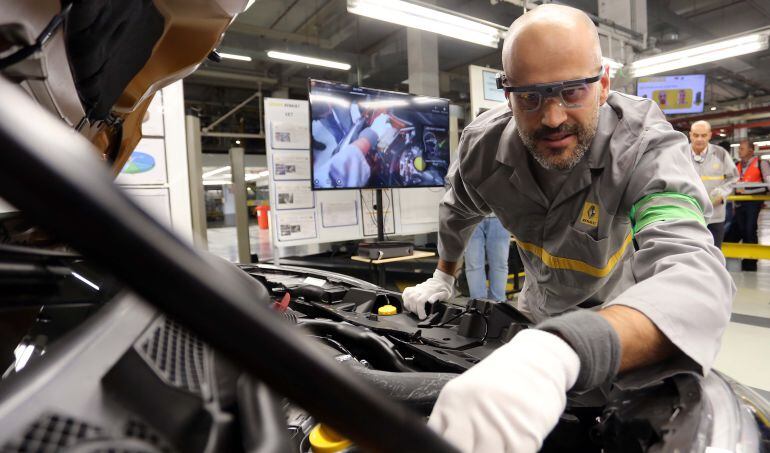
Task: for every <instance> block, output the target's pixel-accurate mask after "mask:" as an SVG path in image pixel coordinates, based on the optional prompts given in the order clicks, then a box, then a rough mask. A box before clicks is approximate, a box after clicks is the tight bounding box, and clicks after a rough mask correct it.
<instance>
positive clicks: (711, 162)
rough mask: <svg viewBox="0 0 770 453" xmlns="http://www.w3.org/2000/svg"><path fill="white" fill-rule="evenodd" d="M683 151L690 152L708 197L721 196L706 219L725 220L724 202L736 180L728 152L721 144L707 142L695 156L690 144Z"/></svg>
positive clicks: (708, 220) (720, 221) (736, 171)
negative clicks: (697, 156) (720, 200)
mask: <svg viewBox="0 0 770 453" xmlns="http://www.w3.org/2000/svg"><path fill="white" fill-rule="evenodd" d="M685 152H689V153H690V157H691V158H692V163H693V165H694V166H695V171H696V172H698V176H700V179H701V181H703V185H704V186H705V187H706V193H708V195H709V198H710V199H712V200H713V199H715V198H717V197H722V202H721V203H720V204H718V205H716V206H714V207H713V209H714V212H713V213H712V214H711V217H710V218H708V219H706V221H707V222H708V223H722V222H724V221H725V211H726V209H725V202H726V201H727V196H728V195H731V194H732V193H733V188H734V187H735V183H736V182H738V169H737V168H735V164H734V163H733V159H732V158H731V157H730V154H729V153H728V152H727V151H726V150H725V149H724V148H722V147H721V146H717V145H712V144H711V143H709V145H708V147H707V148H706V150H705V151H703V153H701V155H700V156H699V157H701V159H700V160H697V159H696V158H695V153H694V152H693V151H692V147H691V145H689V144H688V145H687V147H686V150H685Z"/></svg>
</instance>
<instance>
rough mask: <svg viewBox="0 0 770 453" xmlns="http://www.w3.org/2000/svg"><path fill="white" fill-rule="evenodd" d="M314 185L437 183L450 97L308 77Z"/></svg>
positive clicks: (442, 172) (445, 164)
mask: <svg viewBox="0 0 770 453" xmlns="http://www.w3.org/2000/svg"><path fill="white" fill-rule="evenodd" d="M310 116H311V139H312V140H311V143H312V151H311V152H312V154H311V156H312V157H311V158H312V168H313V177H312V179H313V189H314V190H324V189H363V188H403V187H440V186H443V185H444V178H445V177H446V174H447V171H448V170H449V101H448V100H446V99H438V98H432V97H427V96H414V95H409V94H404V93H397V92H392V91H382V90H374V89H370V88H361V87H355V86H352V85H346V84H342V83H336V82H324V81H320V80H310Z"/></svg>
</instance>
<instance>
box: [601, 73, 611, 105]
mask: <svg viewBox="0 0 770 453" xmlns="http://www.w3.org/2000/svg"><path fill="white" fill-rule="evenodd" d="M599 84H600V85H601V92H600V93H599V105H604V103H605V102H607V97H609V95H610V66H609V65H606V66H604V73H603V74H602V78H601V79H600V80H599Z"/></svg>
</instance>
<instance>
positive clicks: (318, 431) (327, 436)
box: [310, 423, 353, 453]
mask: <svg viewBox="0 0 770 453" xmlns="http://www.w3.org/2000/svg"><path fill="white" fill-rule="evenodd" d="M351 445H353V443H352V442H351V441H349V440H347V439H345V438H344V437H342V436H340V435H339V434H337V433H336V432H334V431H332V429H331V428H329V427H328V426H326V425H324V424H323V423H319V424H317V425H315V427H314V428H313V429H312V430H311V431H310V446H311V447H312V449H313V453H337V452H340V451H343V450H344V449H346V448H348V447H349V446H351Z"/></svg>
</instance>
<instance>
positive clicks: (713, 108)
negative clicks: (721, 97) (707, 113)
mask: <svg viewBox="0 0 770 453" xmlns="http://www.w3.org/2000/svg"><path fill="white" fill-rule="evenodd" d="M716 109H717V108H716V107H711V108H710V109H709V110H711V111H712V112H713V111H714V110H716Z"/></svg>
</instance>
